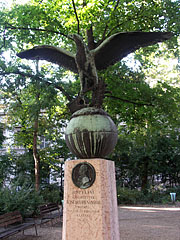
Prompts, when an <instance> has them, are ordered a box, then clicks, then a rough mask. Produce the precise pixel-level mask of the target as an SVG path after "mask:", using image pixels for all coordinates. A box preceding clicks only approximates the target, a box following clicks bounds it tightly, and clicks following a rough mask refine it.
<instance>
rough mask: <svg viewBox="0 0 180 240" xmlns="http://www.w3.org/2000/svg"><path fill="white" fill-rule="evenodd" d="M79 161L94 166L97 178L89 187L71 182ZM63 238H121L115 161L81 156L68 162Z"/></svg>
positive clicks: (78, 239)
mask: <svg viewBox="0 0 180 240" xmlns="http://www.w3.org/2000/svg"><path fill="white" fill-rule="evenodd" d="M79 162H87V163H90V164H91V165H93V167H94V168H95V171H96V179H95V181H94V183H93V185H92V186H91V187H89V188H87V189H80V188H78V187H77V186H75V184H74V183H73V181H72V170H73V168H74V167H75V166H76V165H77V164H79ZM64 189H65V192H64V212H63V240H119V239H120V237H119V228H118V226H119V224H118V211H117V196H116V183H115V170H114V162H112V161H109V160H104V159H93V160H92V159H80V160H73V161H68V162H66V164H65V186H64Z"/></svg>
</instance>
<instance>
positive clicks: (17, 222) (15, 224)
mask: <svg viewBox="0 0 180 240" xmlns="http://www.w3.org/2000/svg"><path fill="white" fill-rule="evenodd" d="M0 226H1V227H4V229H5V230H2V231H0V239H3V238H5V237H8V236H10V235H13V234H16V233H18V232H20V231H22V230H25V229H27V228H30V227H33V226H34V227H35V230H36V235H37V229H36V224H35V222H28V223H22V216H21V214H20V212H18V211H15V212H10V213H5V214H3V215H0Z"/></svg>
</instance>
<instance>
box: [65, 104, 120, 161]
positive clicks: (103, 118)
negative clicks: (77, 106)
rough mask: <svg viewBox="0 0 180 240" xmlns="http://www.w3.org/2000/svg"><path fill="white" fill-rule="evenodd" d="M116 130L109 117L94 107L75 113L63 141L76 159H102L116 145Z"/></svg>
mask: <svg viewBox="0 0 180 240" xmlns="http://www.w3.org/2000/svg"><path fill="white" fill-rule="evenodd" d="M117 138H118V133H117V128H116V125H115V124H114V122H113V121H112V119H111V118H110V117H109V115H108V114H107V113H106V112H105V111H104V110H102V109H99V108H95V107H88V108H83V109H81V110H79V111H77V112H75V113H74V114H73V115H72V117H71V120H70V122H69V124H68V126H67V128H66V132H65V139H66V144H67V146H68V148H69V149H70V151H71V152H72V153H73V154H74V155H75V156H77V157H78V158H96V157H97V158H103V157H106V156H107V155H108V154H109V153H111V152H112V151H113V149H114V147H115V145H116V143H117Z"/></svg>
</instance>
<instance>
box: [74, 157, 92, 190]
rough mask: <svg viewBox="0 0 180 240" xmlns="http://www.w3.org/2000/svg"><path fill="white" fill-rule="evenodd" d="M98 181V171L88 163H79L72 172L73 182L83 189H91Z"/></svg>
mask: <svg viewBox="0 0 180 240" xmlns="http://www.w3.org/2000/svg"><path fill="white" fill-rule="evenodd" d="M95 179H96V171H95V169H94V167H93V166H92V165H91V164H90V163H88V162H82V163H78V164H77V165H76V166H75V167H74V168H73V170H72V181H73V183H74V185H75V186H76V187H78V188H81V189H86V188H89V187H91V186H92V185H93V183H94V181H95Z"/></svg>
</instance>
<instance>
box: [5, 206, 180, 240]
mask: <svg viewBox="0 0 180 240" xmlns="http://www.w3.org/2000/svg"><path fill="white" fill-rule="evenodd" d="M118 211H119V226H120V240H180V207H177V206H159V207H157V206H156V207H153V206H152V207H151V206H147V207H146V206H143V207H128V206H120V207H119V208H118ZM25 234H26V236H23V235H22V233H19V234H17V235H14V236H12V237H10V238H9V240H35V239H36V240H61V235H62V223H61V222H60V221H59V222H54V224H53V227H52V226H51V224H50V222H49V223H46V224H43V226H42V227H41V228H40V227H39V226H38V235H39V236H38V237H36V236H30V234H34V229H33V228H32V229H29V230H26V231H25ZM92 240H96V239H92ZM97 240H98V239H97Z"/></svg>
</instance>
